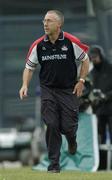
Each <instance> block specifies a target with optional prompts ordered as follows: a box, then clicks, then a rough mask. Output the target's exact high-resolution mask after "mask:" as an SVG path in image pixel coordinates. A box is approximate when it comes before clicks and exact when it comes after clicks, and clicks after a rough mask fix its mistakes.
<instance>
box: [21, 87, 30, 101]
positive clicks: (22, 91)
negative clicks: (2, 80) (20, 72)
mask: <svg viewBox="0 0 112 180" xmlns="http://www.w3.org/2000/svg"><path fill="white" fill-rule="evenodd" d="M27 91H28V89H27V88H25V89H24V88H21V90H20V92H19V94H20V99H21V100H22V99H23V98H24V97H27Z"/></svg>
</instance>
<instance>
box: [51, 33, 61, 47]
mask: <svg viewBox="0 0 112 180" xmlns="http://www.w3.org/2000/svg"><path fill="white" fill-rule="evenodd" d="M60 32H61V31H58V32H56V33H54V34H51V35H49V40H50V41H51V43H53V44H54V43H55V41H56V40H57V39H58V37H59V34H60Z"/></svg>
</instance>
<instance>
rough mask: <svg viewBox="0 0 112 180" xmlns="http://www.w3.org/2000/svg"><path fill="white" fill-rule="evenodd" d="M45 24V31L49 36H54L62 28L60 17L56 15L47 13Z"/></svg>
mask: <svg viewBox="0 0 112 180" xmlns="http://www.w3.org/2000/svg"><path fill="white" fill-rule="evenodd" d="M43 24H44V31H45V34H47V35H52V34H54V33H56V32H58V30H59V29H60V27H61V22H60V20H59V17H58V16H57V15H56V14H55V13H47V14H46V15H45V17H44V20H43Z"/></svg>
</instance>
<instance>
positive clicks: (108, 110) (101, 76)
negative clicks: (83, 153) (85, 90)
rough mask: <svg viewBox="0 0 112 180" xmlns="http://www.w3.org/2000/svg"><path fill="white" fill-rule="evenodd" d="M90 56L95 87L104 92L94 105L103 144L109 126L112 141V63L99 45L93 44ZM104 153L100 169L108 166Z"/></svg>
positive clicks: (100, 139) (101, 154) (101, 156)
mask: <svg viewBox="0 0 112 180" xmlns="http://www.w3.org/2000/svg"><path fill="white" fill-rule="evenodd" d="M89 57H90V60H91V62H92V63H93V69H92V71H91V72H90V76H91V78H92V82H93V89H98V90H100V91H99V92H102V95H101V97H100V101H99V103H98V102H97V101H96V102H97V103H95V104H94V106H93V107H94V109H95V113H96V115H97V117H98V130H99V137H100V138H99V141H100V143H101V144H105V143H106V140H107V126H108V130H109V135H110V140H111V143H112V76H111V74H112V65H111V64H110V63H109V62H108V60H107V59H106V57H105V53H104V50H103V48H102V47H100V46H98V45H93V46H91V48H90V51H89ZM104 153H105V152H100V167H99V168H100V169H105V168H106V158H105V157H104V156H105V155H104Z"/></svg>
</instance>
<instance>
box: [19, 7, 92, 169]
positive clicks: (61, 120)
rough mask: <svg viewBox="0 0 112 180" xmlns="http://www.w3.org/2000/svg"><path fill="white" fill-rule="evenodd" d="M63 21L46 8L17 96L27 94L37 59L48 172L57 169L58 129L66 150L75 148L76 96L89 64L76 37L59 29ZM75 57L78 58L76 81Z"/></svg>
mask: <svg viewBox="0 0 112 180" xmlns="http://www.w3.org/2000/svg"><path fill="white" fill-rule="evenodd" d="M63 23H64V16H63V14H62V13H61V12H59V11H57V10H50V11H48V12H47V14H46V15H45V17H44V20H43V24H44V31H45V35H44V36H42V37H41V38H40V39H38V40H36V41H35V42H34V43H33V45H32V46H31V48H30V50H29V53H28V56H27V62H26V67H25V70H24V73H23V85H22V87H21V89H20V98H21V99H23V98H24V97H26V96H27V92H28V85H29V82H30V80H31V77H32V74H33V70H34V69H35V67H36V65H37V64H38V63H39V64H40V66H41V69H40V74H39V77H40V87H41V113H42V119H43V120H44V122H45V124H46V126H47V130H46V144H47V148H48V157H49V160H50V165H49V167H48V171H49V172H60V165H59V157H60V148H61V143H62V137H61V133H63V134H65V136H66V138H67V141H68V148H69V152H70V153H71V154H75V152H76V149H77V143H76V131H77V128H78V107H79V104H78V97H80V96H81V95H82V91H83V87H84V81H85V77H86V75H87V74H88V68H89V60H88V56H87V54H86V51H87V50H88V47H87V46H86V45H84V44H82V43H81V42H80V41H79V39H77V38H76V37H74V36H72V35H70V34H68V33H66V32H63V31H62V30H61V28H62V25H63ZM76 60H79V61H81V62H82V66H81V70H80V78H79V80H78V82H77V67H76Z"/></svg>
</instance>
